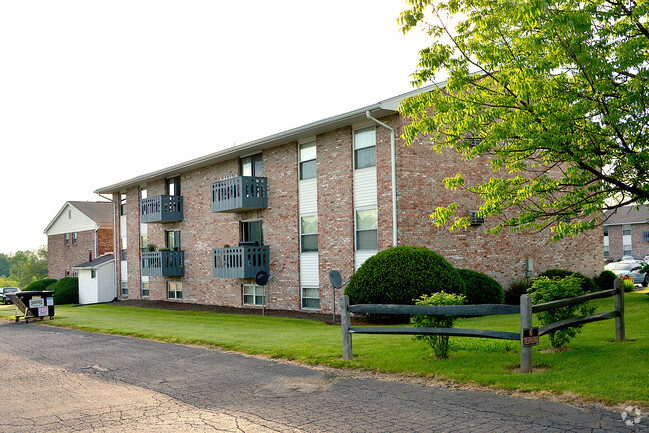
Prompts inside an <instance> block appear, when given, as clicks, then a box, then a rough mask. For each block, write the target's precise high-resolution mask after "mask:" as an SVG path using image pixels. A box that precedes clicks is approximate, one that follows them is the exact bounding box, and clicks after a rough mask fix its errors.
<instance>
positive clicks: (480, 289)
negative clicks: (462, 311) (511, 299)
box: [457, 269, 504, 304]
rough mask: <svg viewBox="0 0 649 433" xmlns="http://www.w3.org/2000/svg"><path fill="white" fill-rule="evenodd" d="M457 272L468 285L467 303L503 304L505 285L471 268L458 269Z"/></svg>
mask: <svg viewBox="0 0 649 433" xmlns="http://www.w3.org/2000/svg"><path fill="white" fill-rule="evenodd" d="M457 272H458V273H459V274H460V277H462V280H464V285H465V286H466V303H467V304H502V302H503V297H504V294H503V286H501V285H500V283H499V282H498V281H496V280H494V279H493V278H491V277H490V276H489V275H486V274H482V273H480V272H476V271H472V270H471V269H458V270H457Z"/></svg>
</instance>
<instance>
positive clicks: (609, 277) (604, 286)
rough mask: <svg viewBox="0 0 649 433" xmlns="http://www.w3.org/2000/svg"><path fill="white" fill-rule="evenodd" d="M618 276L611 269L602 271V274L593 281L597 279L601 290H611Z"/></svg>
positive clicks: (596, 282) (596, 281)
mask: <svg viewBox="0 0 649 433" xmlns="http://www.w3.org/2000/svg"><path fill="white" fill-rule="evenodd" d="M616 278H617V275H615V274H614V273H613V272H611V271H602V273H601V274H599V275H598V276H596V277H595V278H593V281H595V284H596V285H597V287H598V288H599V290H600V291H601V290H610V289H612V288H613V283H614V282H615V279H616Z"/></svg>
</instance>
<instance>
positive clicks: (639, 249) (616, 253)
mask: <svg viewBox="0 0 649 433" xmlns="http://www.w3.org/2000/svg"><path fill="white" fill-rule="evenodd" d="M630 226H631V253H632V254H633V256H634V257H635V258H637V259H642V258H644V256H646V255H647V254H649V242H647V241H645V240H643V235H642V233H643V232H646V231H649V224H630ZM608 243H609V257H611V258H612V259H615V260H617V259H621V258H622V255H623V248H624V245H623V235H622V225H613V226H608ZM602 248H603V247H602Z"/></svg>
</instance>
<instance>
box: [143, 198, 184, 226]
mask: <svg viewBox="0 0 649 433" xmlns="http://www.w3.org/2000/svg"><path fill="white" fill-rule="evenodd" d="M182 220H183V197H182V196H181V195H159V196H156V197H151V198H144V199H142V200H140V221H141V222H142V223H164V222H172V221H182Z"/></svg>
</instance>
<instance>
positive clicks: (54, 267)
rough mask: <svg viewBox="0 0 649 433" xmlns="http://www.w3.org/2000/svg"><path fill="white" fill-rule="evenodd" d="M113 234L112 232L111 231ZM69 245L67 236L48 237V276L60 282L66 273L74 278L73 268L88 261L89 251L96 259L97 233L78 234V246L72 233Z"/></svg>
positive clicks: (88, 231) (85, 232)
mask: <svg viewBox="0 0 649 433" xmlns="http://www.w3.org/2000/svg"><path fill="white" fill-rule="evenodd" d="M111 232H112V231H111ZM69 235H70V243H69V245H65V234H60V235H50V236H48V237H47V254H48V259H47V274H48V276H49V277H50V278H56V279H57V280H60V279H61V278H63V277H65V271H66V270H68V271H70V276H73V275H74V273H73V271H72V266H75V265H78V264H81V263H84V262H87V261H88V250H92V257H93V258H95V231H94V230H86V231H82V232H77V244H76V245H74V244H73V243H72V233H69Z"/></svg>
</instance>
